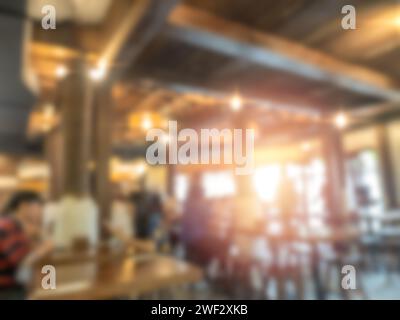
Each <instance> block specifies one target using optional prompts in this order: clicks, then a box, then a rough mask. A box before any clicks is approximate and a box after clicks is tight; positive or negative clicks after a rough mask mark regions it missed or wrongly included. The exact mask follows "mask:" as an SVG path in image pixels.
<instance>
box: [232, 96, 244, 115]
mask: <svg viewBox="0 0 400 320" xmlns="http://www.w3.org/2000/svg"><path fill="white" fill-rule="evenodd" d="M230 104H231V109H232V110H233V111H239V110H240V109H241V108H242V104H243V102H242V98H241V97H240V96H239V95H238V94H235V95H234V96H233V97H232V98H231V101H230Z"/></svg>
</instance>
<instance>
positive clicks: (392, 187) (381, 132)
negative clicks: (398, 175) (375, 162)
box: [377, 124, 398, 209]
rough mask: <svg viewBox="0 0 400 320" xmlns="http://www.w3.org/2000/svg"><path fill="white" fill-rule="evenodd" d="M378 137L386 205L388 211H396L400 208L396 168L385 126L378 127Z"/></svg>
mask: <svg viewBox="0 0 400 320" xmlns="http://www.w3.org/2000/svg"><path fill="white" fill-rule="evenodd" d="M377 135H378V154H379V159H380V168H381V170H380V171H381V172H382V182H383V190H384V194H385V204H386V208H387V209H394V208H396V207H397V206H398V203H397V199H396V182H395V175H394V170H393V169H394V167H393V163H392V159H391V155H390V147H389V141H388V136H387V128H386V125H385V124H380V125H379V126H378V127H377Z"/></svg>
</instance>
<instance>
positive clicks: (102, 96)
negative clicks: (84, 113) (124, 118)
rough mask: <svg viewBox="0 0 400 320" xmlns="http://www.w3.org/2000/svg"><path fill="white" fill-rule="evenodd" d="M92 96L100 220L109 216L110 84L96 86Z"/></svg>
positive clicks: (95, 184)
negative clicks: (94, 93)
mask: <svg viewBox="0 0 400 320" xmlns="http://www.w3.org/2000/svg"><path fill="white" fill-rule="evenodd" d="M95 92H96V95H95V98H94V115H95V123H94V150H93V159H92V160H93V163H94V168H95V169H94V196H95V199H96V202H97V204H98V206H99V213H100V221H106V220H108V218H109V216H110V201H111V197H110V195H111V183H110V157H111V154H112V145H111V129H112V128H111V122H112V121H111V117H112V97H111V85H110V84H109V83H108V82H105V83H102V84H99V85H98V86H97V87H96V90H95Z"/></svg>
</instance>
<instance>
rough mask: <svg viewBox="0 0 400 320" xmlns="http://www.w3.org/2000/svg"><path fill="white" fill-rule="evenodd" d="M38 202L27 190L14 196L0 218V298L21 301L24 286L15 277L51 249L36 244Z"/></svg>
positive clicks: (49, 245) (38, 220) (34, 195)
mask: <svg viewBox="0 0 400 320" xmlns="http://www.w3.org/2000/svg"><path fill="white" fill-rule="evenodd" d="M41 219H42V201H41V199H40V197H39V196H38V195H37V194H36V193H34V192H30V191H21V192H18V193H16V194H14V195H13V196H12V197H11V199H10V201H9V203H8V205H7V206H6V209H5V211H4V212H3V215H2V216H1V217H0V299H1V298H11V299H13V298H23V297H24V286H23V285H22V284H21V283H19V282H18V280H17V278H18V277H17V274H18V271H19V270H20V269H21V268H22V267H29V266H31V265H32V264H33V263H35V262H36V261H37V260H39V259H40V258H41V257H43V256H44V255H45V254H47V253H48V252H49V251H50V250H51V249H52V244H51V243H49V242H45V243H40V234H41V229H42V228H41V226H42V223H41V222H42V220H41Z"/></svg>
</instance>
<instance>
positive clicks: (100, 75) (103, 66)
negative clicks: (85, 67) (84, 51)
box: [89, 60, 107, 81]
mask: <svg viewBox="0 0 400 320" xmlns="http://www.w3.org/2000/svg"><path fill="white" fill-rule="evenodd" d="M106 72H107V62H106V61H105V60H100V61H99V63H98V64H97V67H96V68H93V69H91V70H90V71H89V76H90V78H91V79H92V80H94V81H100V80H102V79H104V77H105V76H106Z"/></svg>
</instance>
